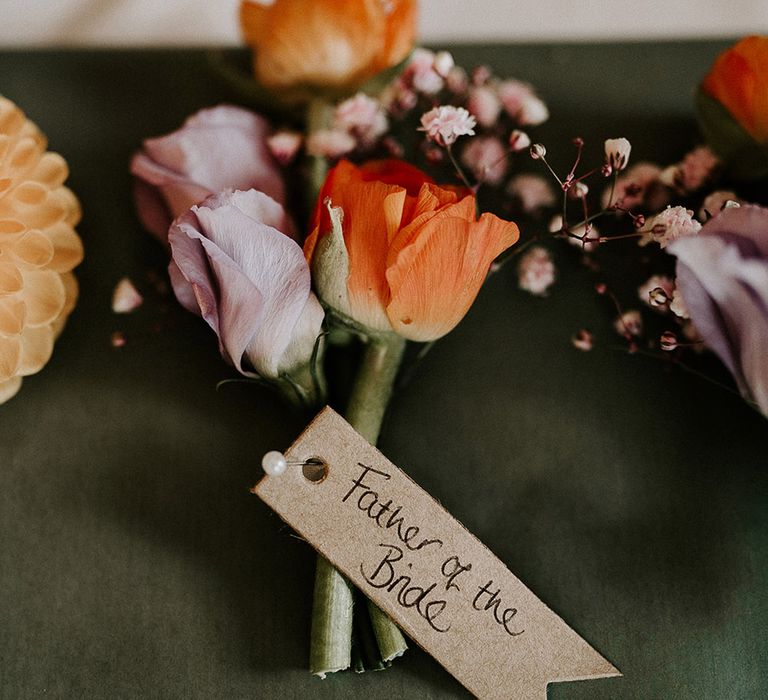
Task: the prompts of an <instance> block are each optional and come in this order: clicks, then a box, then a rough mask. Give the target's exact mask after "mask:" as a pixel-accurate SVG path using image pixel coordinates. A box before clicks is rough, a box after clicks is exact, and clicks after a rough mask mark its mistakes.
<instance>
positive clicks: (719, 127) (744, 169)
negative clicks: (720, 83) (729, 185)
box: [696, 88, 768, 180]
mask: <svg viewBox="0 0 768 700" xmlns="http://www.w3.org/2000/svg"><path fill="white" fill-rule="evenodd" d="M696 107H697V111H698V117H699V125H700V126H701V131H702V133H703V135H704V139H705V140H706V142H707V143H708V144H709V146H710V147H711V148H712V150H713V151H715V153H717V154H718V155H719V156H720V158H721V160H722V161H723V163H724V164H725V167H726V170H727V172H728V174H729V175H730V176H731V177H733V178H735V179H737V180H758V179H760V178H763V177H766V176H768V144H760V143H758V142H757V141H755V139H753V138H752V136H750V135H749V134H748V133H747V132H746V131H745V130H744V128H743V127H742V126H741V125H740V124H739V123H738V122H737V121H736V120H735V119H734V118H733V117H732V116H731V114H730V113H729V112H728V110H727V109H726V108H725V107H724V106H723V105H722V104H720V102H718V101H717V100H716V99H714V98H713V97H711V96H710V95H708V94H707V93H705V92H704V91H703V90H702V89H701V88H699V91H698V93H697V95H696Z"/></svg>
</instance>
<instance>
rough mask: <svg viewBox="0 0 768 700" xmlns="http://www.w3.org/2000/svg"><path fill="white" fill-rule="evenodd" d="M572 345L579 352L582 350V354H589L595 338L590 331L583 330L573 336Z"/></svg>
mask: <svg viewBox="0 0 768 700" xmlns="http://www.w3.org/2000/svg"><path fill="white" fill-rule="evenodd" d="M571 344H572V345H573V347H575V348H576V349H577V350H581V351H582V352H589V351H590V350H591V349H592V347H593V345H594V337H593V336H592V334H591V333H590V332H589V331H588V330H586V329H585V328H582V329H580V330H579V331H578V332H577V333H575V334H574V335H572V336H571Z"/></svg>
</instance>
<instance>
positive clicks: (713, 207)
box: [699, 190, 741, 221]
mask: <svg viewBox="0 0 768 700" xmlns="http://www.w3.org/2000/svg"><path fill="white" fill-rule="evenodd" d="M729 202H731V203H732V204H731V206H733V205H734V204H737V205H738V204H741V200H740V199H739V197H738V195H737V194H736V193H735V192H731V191H730V190H717V191H715V192H712V193H710V194H708V195H707V197H706V198H705V199H704V202H703V204H702V205H701V209H699V218H700V219H701V220H702V221H706V220H707V219H708V218H714V217H715V216H717V215H718V214H719V213H720V212H721V211H722V210H723V209H725V208H726V205H727V204H728V203H729Z"/></svg>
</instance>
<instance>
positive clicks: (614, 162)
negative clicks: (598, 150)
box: [605, 138, 632, 170]
mask: <svg viewBox="0 0 768 700" xmlns="http://www.w3.org/2000/svg"><path fill="white" fill-rule="evenodd" d="M631 150H632V144H630V143H629V141H628V140H627V139H625V138H619V139H606V141H605V162H606V163H607V164H608V165H610V166H611V168H612V170H624V168H626V167H627V163H628V162H629V152H630V151H631Z"/></svg>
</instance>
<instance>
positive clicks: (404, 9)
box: [240, 0, 416, 88]
mask: <svg viewBox="0 0 768 700" xmlns="http://www.w3.org/2000/svg"><path fill="white" fill-rule="evenodd" d="M240 24H241V26H242V29H243V34H244V36H245V40H246V42H247V43H248V44H249V45H250V46H251V47H253V49H254V51H255V56H254V68H255V72H256V78H257V79H258V80H259V82H260V83H261V84H262V85H265V86H266V87H270V88H282V87H293V86H300V85H307V86H323V87H328V88H351V87H355V86H357V85H359V84H360V83H362V82H363V81H365V80H366V79H368V78H370V77H372V76H374V75H376V74H377V73H379V72H380V71H382V70H385V69H386V68H389V67H390V66H394V65H395V64H397V63H399V62H400V61H402V60H403V59H404V58H405V57H406V56H407V55H408V53H409V52H410V50H411V48H412V47H413V41H414V37H415V32H416V0H386V1H385V0H275V1H274V2H273V3H272V4H270V5H262V4H259V3H256V2H249V1H248V0H244V1H243V2H242V4H241V6H240Z"/></svg>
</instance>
